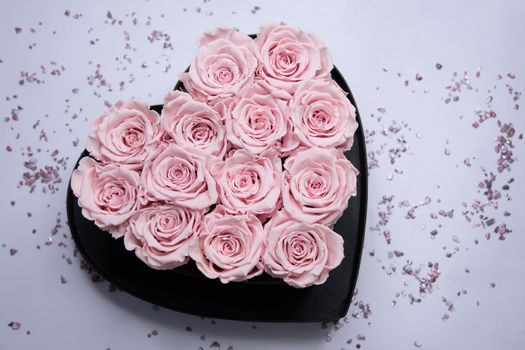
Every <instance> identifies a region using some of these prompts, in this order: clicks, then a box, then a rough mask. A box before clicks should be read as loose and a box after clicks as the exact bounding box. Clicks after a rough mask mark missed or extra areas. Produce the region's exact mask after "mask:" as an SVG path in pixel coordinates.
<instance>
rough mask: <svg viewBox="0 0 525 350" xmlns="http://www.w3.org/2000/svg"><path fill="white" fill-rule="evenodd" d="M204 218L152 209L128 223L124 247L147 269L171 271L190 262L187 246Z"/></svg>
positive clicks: (191, 212)
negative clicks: (145, 265) (133, 252)
mask: <svg viewBox="0 0 525 350" xmlns="http://www.w3.org/2000/svg"><path fill="white" fill-rule="evenodd" d="M203 215H204V211H203V210H192V209H188V208H184V207H180V206H176V205H153V206H151V207H148V208H144V209H141V210H139V211H137V212H136V213H135V214H134V215H133V216H132V217H131V218H130V219H129V225H128V229H127V231H126V235H125V236H124V245H125V247H126V249H127V250H134V251H135V255H136V256H137V257H138V258H139V259H140V260H142V261H143V262H144V263H146V264H147V265H148V266H149V267H151V268H154V269H157V270H167V269H173V268H176V267H178V266H181V265H184V264H186V263H187V262H188V261H189V254H190V246H191V244H192V242H193V239H194V237H195V233H196V232H197V230H198V228H199V225H200V223H201V221H202V217H203Z"/></svg>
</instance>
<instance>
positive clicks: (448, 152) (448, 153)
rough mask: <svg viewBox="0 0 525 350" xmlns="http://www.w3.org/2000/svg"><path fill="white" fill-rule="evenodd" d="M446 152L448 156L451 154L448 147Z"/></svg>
mask: <svg viewBox="0 0 525 350" xmlns="http://www.w3.org/2000/svg"><path fill="white" fill-rule="evenodd" d="M444 153H445V155H446V156H450V154H451V152H450V150H449V149H448V148H445V150H444Z"/></svg>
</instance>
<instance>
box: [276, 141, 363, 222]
mask: <svg viewBox="0 0 525 350" xmlns="http://www.w3.org/2000/svg"><path fill="white" fill-rule="evenodd" d="M284 168H285V171H284V181H283V187H282V196H283V207H284V209H285V210H286V212H288V213H289V214H290V216H291V217H293V218H294V219H295V220H297V221H300V222H308V223H314V222H316V223H321V224H325V225H332V224H334V223H335V222H336V221H337V220H338V219H339V218H340V217H341V215H342V214H343V211H344V210H345V209H346V207H347V206H348V199H349V198H350V197H351V196H355V194H356V178H357V175H358V173H359V172H358V171H357V169H356V168H354V166H353V165H352V163H350V161H348V160H347V159H346V158H345V156H344V154H343V153H342V152H341V151H338V150H335V149H323V148H310V149H307V150H304V151H300V152H297V153H296V154H295V155H292V156H290V157H289V158H287V159H286V161H285V163H284Z"/></svg>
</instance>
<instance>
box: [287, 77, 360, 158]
mask: <svg viewBox="0 0 525 350" xmlns="http://www.w3.org/2000/svg"><path fill="white" fill-rule="evenodd" d="M290 118H291V120H292V123H293V125H294V132H295V134H296V135H297V136H298V137H299V140H301V144H303V145H305V146H308V147H315V146H317V147H322V148H341V149H343V150H344V151H346V150H349V149H350V148H351V147H352V143H353V142H354V133H355V131H356V130H357V121H356V119H355V108H354V106H352V104H351V103H350V101H349V100H348V98H347V96H346V93H345V92H344V91H343V90H342V89H341V88H340V87H339V86H338V85H337V84H336V83H334V82H333V81H332V80H307V81H304V82H302V83H301V84H299V86H298V87H297V91H296V92H295V95H294V97H293V98H292V100H291V101H290Z"/></svg>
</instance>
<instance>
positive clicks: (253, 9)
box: [252, 6, 261, 14]
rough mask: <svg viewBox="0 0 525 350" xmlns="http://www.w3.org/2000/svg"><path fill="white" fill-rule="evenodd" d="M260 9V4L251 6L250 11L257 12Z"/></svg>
mask: <svg viewBox="0 0 525 350" xmlns="http://www.w3.org/2000/svg"><path fill="white" fill-rule="evenodd" d="M260 9H261V7H260V6H254V7H253V8H252V13H253V14H256V13H257V12H259V10H260Z"/></svg>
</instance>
